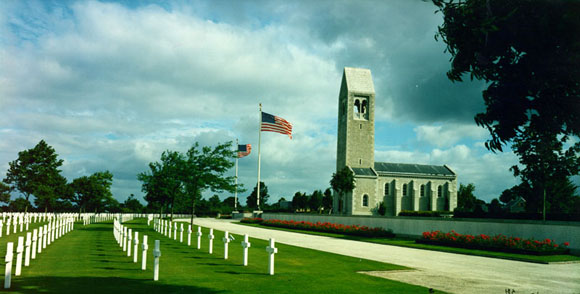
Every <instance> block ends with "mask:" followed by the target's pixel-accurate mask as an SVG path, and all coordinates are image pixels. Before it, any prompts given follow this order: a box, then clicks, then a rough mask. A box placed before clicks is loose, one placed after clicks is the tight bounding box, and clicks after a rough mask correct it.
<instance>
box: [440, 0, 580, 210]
mask: <svg viewBox="0 0 580 294" xmlns="http://www.w3.org/2000/svg"><path fill="white" fill-rule="evenodd" d="M433 2H434V4H435V5H436V6H437V7H438V11H440V12H442V13H443V14H444V23H443V25H441V26H440V27H439V31H438V33H437V35H436V38H438V37H441V38H442V40H443V41H444V42H445V43H446V44H447V49H446V50H447V51H449V53H451V55H452V59H451V69H450V70H449V72H448V73H447V76H448V77H449V79H451V80H452V81H461V80H462V79H463V77H464V74H466V73H470V74H471V78H472V79H473V78H475V79H478V80H482V81H485V82H486V84H487V85H488V86H487V89H485V90H484V91H483V99H484V102H485V105H486V111H485V112H484V113H479V114H477V115H476V116H475V121H476V123H477V124H478V125H480V126H483V127H485V128H487V129H488V130H489V132H490V134H491V139H490V140H488V142H487V143H486V147H487V148H488V149H490V150H492V151H502V145H504V144H506V143H508V142H513V145H512V149H513V150H514V152H515V153H516V154H517V155H518V156H519V158H520V164H522V165H523V166H524V168H523V169H519V168H518V167H517V166H515V167H512V171H513V172H514V175H515V176H519V177H520V178H521V179H522V183H523V184H525V185H528V186H529V187H530V189H531V190H530V191H531V193H530V194H525V195H524V197H525V198H526V197H527V199H526V200H527V202H526V203H527V205H528V210H530V211H540V210H541V211H544V212H545V210H546V208H547V209H549V207H550V204H551V203H550V200H552V198H553V197H560V198H562V200H564V201H565V203H569V202H570V201H571V200H570V199H571V197H570V195H569V193H568V195H567V196H564V195H563V194H561V193H563V191H566V190H569V189H566V183H567V181H568V177H569V176H570V175H575V174H578V172H579V170H578V165H579V159H578V153H579V152H580V142H576V143H572V144H570V142H573V140H571V141H570V140H569V139H570V137H572V136H574V137H578V136H580V115H578V113H580V83H578V81H579V80H580V50H578V44H579V38H580V17H579V15H580V2H579V1H573V0H554V1H552V0H541V1H526V0H514V1H490V0H467V1H461V2H453V1H446V0H433ZM566 145H568V146H569V147H568V148H567V150H565V151H563V146H566ZM549 185H552V186H553V188H552V189H553V190H552V191H549V190H548V186H549ZM557 190H559V191H561V193H560V194H559V195H558V196H554V195H556V194H554V193H555V191H557ZM544 195H546V196H545V197H544ZM544 198H546V200H545V201H544ZM530 200H531V201H530ZM566 205H567V204H566ZM545 207H546V208H545Z"/></svg>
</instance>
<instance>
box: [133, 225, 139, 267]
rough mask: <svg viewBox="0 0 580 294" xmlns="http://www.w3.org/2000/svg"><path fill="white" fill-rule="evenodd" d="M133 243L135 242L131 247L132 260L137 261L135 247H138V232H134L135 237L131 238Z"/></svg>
mask: <svg viewBox="0 0 580 294" xmlns="http://www.w3.org/2000/svg"><path fill="white" fill-rule="evenodd" d="M133 243H134V244H135V245H134V247H133V262H134V263H137V258H138V256H139V254H138V253H137V249H139V232H135V239H133Z"/></svg>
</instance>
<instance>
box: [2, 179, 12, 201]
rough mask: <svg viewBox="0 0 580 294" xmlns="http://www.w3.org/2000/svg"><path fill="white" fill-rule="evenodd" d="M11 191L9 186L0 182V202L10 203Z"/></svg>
mask: <svg viewBox="0 0 580 294" xmlns="http://www.w3.org/2000/svg"><path fill="white" fill-rule="evenodd" d="M11 191H12V189H11V188H10V186H8V185H6V184H4V183H3V182H0V202H4V203H10V192H11Z"/></svg>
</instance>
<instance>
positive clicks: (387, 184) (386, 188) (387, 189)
mask: <svg viewBox="0 0 580 294" xmlns="http://www.w3.org/2000/svg"><path fill="white" fill-rule="evenodd" d="M385 196H389V183H385Z"/></svg>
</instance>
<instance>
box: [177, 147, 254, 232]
mask: <svg viewBox="0 0 580 294" xmlns="http://www.w3.org/2000/svg"><path fill="white" fill-rule="evenodd" d="M236 155H237V151H234V150H233V149H232V142H226V143H220V144H217V145H216V146H215V147H213V148H211V147H209V146H203V147H202V148H199V144H198V143H195V144H194V145H193V146H192V147H191V148H190V149H189V150H188V151H187V155H186V158H187V160H186V164H185V170H184V171H183V175H184V176H185V179H184V184H185V189H186V191H187V193H189V195H193V196H195V197H193V199H192V203H191V210H192V211H191V224H192V225H193V215H194V214H195V202H196V201H197V200H199V199H200V198H201V194H202V192H204V191H206V190H210V191H212V192H223V191H226V192H230V193H233V192H234V191H235V190H236V185H235V183H234V177H233V176H225V173H226V172H227V171H229V170H230V169H231V168H232V167H233V166H234V158H235V156H236ZM240 190H241V189H240V188H239V187H238V191H240ZM242 191H243V189H242Z"/></svg>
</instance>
